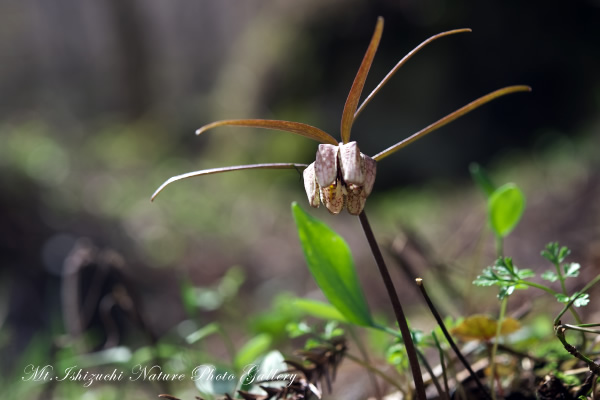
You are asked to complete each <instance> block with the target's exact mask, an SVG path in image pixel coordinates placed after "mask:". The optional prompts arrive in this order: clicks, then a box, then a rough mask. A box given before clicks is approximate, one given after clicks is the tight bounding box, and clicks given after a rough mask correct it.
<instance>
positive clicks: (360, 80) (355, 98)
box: [340, 17, 383, 143]
mask: <svg viewBox="0 0 600 400" xmlns="http://www.w3.org/2000/svg"><path fill="white" fill-rule="evenodd" d="M382 33H383V17H379V18H377V25H376V26H375V32H373V37H372V38H371V43H369V47H368V48H367V52H366V53H365V56H364V58H363V60H362V63H361V64H360V67H359V68H358V73H357V74H356V77H355V78H354V82H353V83H352V88H351V89H350V93H349V94H348V98H347V99H346V104H345V105H344V112H343V113H342V123H341V127H340V132H341V136H342V143H348V142H349V141H350V131H351V130H352V123H353V122H354V112H355V111H356V107H358V102H359V100H360V95H361V94H362V90H363V87H364V86H365V81H366V80H367V75H368V74H369V69H371V64H372V63H373V58H374V57H375V53H376V52H377V47H378V46H379V41H380V40H381V34H382Z"/></svg>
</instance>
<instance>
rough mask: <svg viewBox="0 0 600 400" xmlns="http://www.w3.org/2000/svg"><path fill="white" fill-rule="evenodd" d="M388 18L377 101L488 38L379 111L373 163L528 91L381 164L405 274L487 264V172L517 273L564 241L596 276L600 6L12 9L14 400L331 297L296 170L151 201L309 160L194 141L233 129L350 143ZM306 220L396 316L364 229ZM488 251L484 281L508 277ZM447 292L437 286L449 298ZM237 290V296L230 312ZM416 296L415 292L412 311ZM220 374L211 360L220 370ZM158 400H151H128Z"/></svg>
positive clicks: (266, 139)
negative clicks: (320, 273) (46, 368)
mask: <svg viewBox="0 0 600 400" xmlns="http://www.w3.org/2000/svg"><path fill="white" fill-rule="evenodd" d="M379 15H381V16H383V17H384V18H385V28H384V34H383V39H382V42H381V45H380V48H379V51H378V54H377V56H376V58H375V62H374V64H373V67H372V69H371V72H370V75H369V79H368V80H367V84H366V87H365V91H366V92H367V93H368V92H369V91H370V90H371V89H372V88H373V87H374V86H375V85H376V84H377V83H378V82H379V81H380V80H381V79H382V78H383V76H385V74H386V73H387V72H388V70H389V69H391V68H392V67H393V65H395V63H396V62H397V61H398V60H399V59H400V58H401V57H402V56H404V55H405V54H406V53H407V52H408V51H410V50H411V49H412V48H413V47H415V46H416V45H417V44H419V43H420V42H421V41H423V40H424V39H426V38H428V37H429V36H431V35H433V34H436V33H439V32H441V31H445V30H450V29H456V28H463V27H469V28H472V29H473V33H470V34H461V35H457V36H453V37H449V38H444V39H441V40H439V41H436V42H435V43H434V44H431V45H430V46H428V47H427V48H426V49H424V50H423V51H421V52H420V53H419V54H418V55H417V56H415V57H414V58H413V59H412V60H411V61H410V62H409V63H408V64H407V65H406V66H405V67H403V68H402V69H401V70H400V71H399V73H398V74H397V75H396V76H395V77H394V79H393V80H392V81H391V82H390V83H389V84H388V85H387V86H386V87H385V89H384V90H382V91H381V92H380V94H379V95H378V96H377V98H376V99H375V100H374V101H373V102H372V103H371V104H370V105H369V107H368V108H367V109H366V111H365V112H364V113H363V114H362V115H361V117H360V119H359V120H358V121H357V123H356V124H355V127H354V129H353V139H355V140H357V141H358V143H359V144H360V146H361V150H362V151H363V152H364V153H366V154H375V153H377V152H379V151H380V150H382V149H383V148H385V147H388V146H390V145H392V144H394V143H396V142H397V141H399V140H400V139H402V138H404V137H406V136H408V135H410V134H411V133H413V132H415V131H417V130H419V129H421V128H422V127H424V126H426V125H428V124H430V123H431V122H433V121H435V120H437V119H438V118H440V117H442V116H444V115H446V114H447V113H449V112H451V111H453V110H455V109H457V108H459V107H461V106H462V105H464V104H466V103H468V102H470V101H471V100H473V99H475V98H477V97H479V96H481V95H483V94H485V93H487V92H490V91H492V90H495V89H497V88H500V87H503V86H508V85H513V84H527V85H530V86H532V87H533V92H532V93H528V94H516V95H511V96H508V97H506V98H501V99H499V100H497V101H495V102H493V103H492V104H489V105H486V106H484V107H483V108H482V109H480V110H477V111H475V112H473V113H472V114H469V115H468V116H466V117H464V118H462V119H460V120H458V121H456V122H454V123H452V124H451V125H449V126H447V127H444V128H442V129H441V130H440V131H439V132H436V133H434V134H432V135H431V136H430V137H427V138H426V139H424V140H422V141H420V142H419V143H416V144H414V145H411V146H410V148H408V149H405V150H403V151H401V152H399V153H397V154H395V155H394V156H393V157H390V158H388V159H385V161H382V162H381V163H380V165H379V167H378V177H377V182H376V185H375V193H374V195H373V196H372V198H371V199H370V200H369V202H368V205H367V210H369V213H370V215H371V216H372V217H371V218H372V224H373V225H374V229H375V231H376V233H377V234H378V235H380V238H381V239H380V240H381V242H382V245H383V246H384V248H385V249H387V254H388V256H389V257H390V258H391V259H393V258H398V257H399V258H398V259H399V260H401V261H402V260H403V262H404V263H409V264H412V265H413V267H414V268H416V270H413V271H414V272H415V273H416V274H419V275H423V274H427V273H431V272H430V269H431V268H432V260H435V259H441V260H444V262H445V263H448V264H449V265H452V266H455V267H456V268H467V267H465V264H464V263H463V260H465V259H468V260H471V261H472V262H473V263H475V261H473V260H472V257H471V256H470V254H472V252H473V248H474V247H475V246H476V245H478V243H479V241H478V240H479V239H478V238H479V237H480V235H481V234H482V232H484V227H485V219H484V209H483V198H482V197H481V195H480V194H479V193H478V192H477V189H476V188H475V187H474V184H473V183H472V182H471V181H470V178H469V173H468V165H469V163H470V162H473V161H477V162H479V163H481V164H482V165H484V166H485V167H486V168H488V169H489V170H490V171H491V174H492V176H493V178H494V179H497V180H498V182H500V183H502V182H503V181H508V180H511V181H515V182H517V183H518V184H520V185H521V186H522V187H523V188H524V190H525V192H526V194H527V196H528V210H527V211H526V213H525V216H524V222H523V224H522V225H521V226H520V227H519V228H518V229H517V231H516V232H515V235H514V238H511V239H510V240H509V241H508V242H507V244H506V249H507V252H511V254H514V255H515V257H517V256H519V257H521V258H520V259H521V260H522V261H521V262H522V263H529V264H530V265H533V266H536V265H538V264H542V263H543V260H541V259H540V258H539V256H538V254H539V249H541V248H542V247H543V244H544V243H546V242H548V241H550V240H561V241H562V242H564V243H565V244H567V245H569V246H570V247H571V248H572V249H573V250H574V256H577V257H578V260H579V261H580V262H582V264H583V263H588V265H589V268H590V270H591V271H593V269H594V268H596V269H598V268H600V228H599V227H600V210H599V209H598V204H600V202H599V199H600V193H599V189H598V187H600V185H599V183H600V174H599V173H598V172H599V170H598V166H599V164H600V156H599V155H598V154H599V152H598V149H599V148H600V132H599V130H600V114H599V113H598V110H599V109H600V75H599V74H598V71H600V3H599V2H598V1H594V0H588V1H576V2H568V3H563V4H561V6H560V7H558V6H552V5H549V4H548V3H546V2H535V1H533V2H519V1H504V2H475V1H444V0H428V1H416V0H408V1H391V0H377V1H369V2H367V1H358V0H344V1H342V0H331V1H328V2H322V1H316V0H297V1H281V0H244V1H243V2H242V1H232V0H203V1H195V2H190V1H184V0H170V1H160V0H144V1H139V0H138V1H134V0H126V1H123V0H107V1H98V2H79V1H73V0H56V1H51V2H48V1H42V0H4V1H3V2H2V3H0V60H1V62H0V93H2V101H0V134H1V139H2V142H1V144H0V184H1V187H2V190H1V191H0V221H1V223H0V263H1V264H0V265H1V269H0V274H1V276H2V280H1V284H2V290H0V296H1V297H0V326H1V330H0V346H1V347H0V354H2V358H1V361H0V368H1V369H2V371H3V379H4V381H3V384H4V385H9V386H10V387H11V388H12V389H11V390H14V391H15V392H14V393H20V396H22V397H20V398H54V397H52V396H58V397H56V398H67V397H66V396H68V394H65V392H60V391H61V390H65V389H61V387H59V386H60V385H56V387H52V386H51V385H45V386H44V385H38V386H35V385H33V386H32V385H29V384H28V383H27V382H25V383H23V382H21V379H20V377H21V373H22V371H23V365H27V364H29V363H35V362H39V363H49V364H51V363H53V362H55V361H56V360H57V359H63V360H64V359H67V360H69V359H72V358H69V357H77V355H78V354H79V355H81V354H90V353H93V352H95V351H100V350H107V349H114V348H120V349H130V350H131V351H135V350H136V349H139V348H142V347H144V346H147V345H148V344H153V343H154V344H156V343H157V341H160V340H161V339H162V338H165V337H171V336H169V335H175V336H177V334H178V333H177V332H179V331H178V329H179V330H181V329H183V332H184V333H185V332H190V331H192V330H193V329H194V327H199V326H202V325H203V324H205V323H209V322H211V321H214V320H219V321H221V322H222V323H223V324H224V326H226V327H227V330H228V332H229V334H230V336H231V338H232V341H233V342H235V343H238V342H243V341H244V340H245V339H246V338H247V337H248V336H250V335H251V334H254V333H261V332H263V331H264V330H265V329H268V328H266V327H265V326H268V325H269V324H268V323H265V324H266V325H265V324H263V326H261V325H260V324H256V323H254V322H255V321H257V319H254V318H247V315H255V314H254V313H260V312H263V311H265V310H267V309H270V307H271V303H272V302H273V301H274V299H275V298H276V295H277V294H279V293H281V292H288V291H289V292H292V293H294V294H295V295H299V296H313V297H318V296H319V295H318V292H317V288H316V286H315V285H314V283H313V282H312V280H311V278H310V276H309V275H308V272H307V270H306V268H305V265H304V260H303V258H302V255H301V251H300V246H299V244H298V241H297V237H296V232H295V228H294V225H293V221H292V217H291V213H290V210H289V205H290V203H291V202H292V201H294V200H296V201H299V203H300V204H301V205H302V206H303V207H304V208H308V204H306V202H305V200H304V199H305V194H304V192H303V190H302V189H303V187H302V184H301V179H300V176H299V174H298V173H297V172H296V171H293V170H290V171H247V172H236V173H231V174H224V175H215V176H210V177H205V178H201V179H196V180H188V181H183V182H180V183H177V184H175V185H173V186H172V187H169V188H167V190H166V191H165V192H164V193H163V194H161V196H159V197H158V199H157V200H156V201H155V202H154V203H150V201H149V198H150V195H151V194H152V192H153V191H154V190H155V189H156V188H157V187H158V186H159V185H160V184H161V183H162V182H163V181H164V180H166V179H167V178H169V177H170V176H173V175H177V174H180V173H184V172H189V171H193V170H199V169H203V168H214V167H220V166H228V165H236V164H245V163H260V162H299V163H310V162H312V161H313V160H314V153H315V150H316V143H315V142H311V141H309V140H305V139H302V138H298V137H295V136H294V135H291V134H288V133H280V132H273V131H257V130H253V129H244V128H220V129H219V130H215V131H212V132H209V133H206V134H205V135H203V136H202V137H195V136H194V131H195V129H197V128H198V127H200V126H201V125H204V124H206V123H209V122H212V121H214V120H218V119H230V118H266V119H286V120H292V121H299V122H304V123H308V124H311V125H314V126H318V127H320V128H321V129H324V130H325V131H327V132H329V133H330V134H332V135H333V136H336V137H337V136H338V135H339V131H338V129H339V128H338V126H339V120H340V118H341V113H342V108H343V105H344V102H345V99H346V96H347V93H348V91H349V88H350V86H351V83H352V80H353V78H354V75H355V73H356V70H357V68H358V65H359V64H360V61H361V59H362V56H363V54H364V51H365V49H366V46H367V44H368V41H369V38H370V35H371V33H372V30H373V28H374V25H375V21H376V17H377V16H379ZM311 212H312V213H313V215H316V216H318V217H319V218H321V219H323V220H325V221H326V222H327V223H329V224H331V225H332V226H333V227H334V228H335V229H336V230H337V231H338V232H339V233H340V234H342V235H343V236H344V237H346V239H347V240H348V242H349V243H350V245H351V246H352V248H353V250H354V251H355V257H356V260H357V266H358V270H359V275H361V277H362V278H363V282H364V285H365V287H366V291H367V298H368V299H369V302H370V304H371V305H372V307H373V308H374V309H377V310H380V312H381V313H382V314H384V315H389V311H390V310H389V309H388V307H387V305H386V299H385V297H384V295H383V294H382V291H381V287H380V282H379V279H378V277H377V276H372V275H374V274H372V273H371V272H370V271H372V269H371V268H373V267H374V266H373V263H372V260H371V256H370V254H369V253H368V250H367V247H366V243H365V241H364V238H363V236H362V233H361V232H360V230H359V224H358V221H357V220H356V218H353V217H351V216H348V215H341V216H339V217H336V218H334V217H331V216H330V215H329V214H327V212H326V211H325V210H324V209H319V210H314V212H313V211H311ZM488 239H491V238H489V237H488ZM487 242H490V243H488V244H489V245H490V246H491V240H487ZM487 242H486V239H485V238H484V240H483V243H487ZM524 243H527V245H524ZM424 244H426V246H425V248H426V249H425V250H423V246H424ZM485 246H487V245H484V248H487V247H485ZM488 247H489V246H488ZM490 249H491V247H490V248H489V249H488V250H485V251H487V253H485V252H484V254H485V257H482V259H481V260H479V263H480V264H476V263H475V264H476V265H477V267H483V266H484V265H485V264H486V263H487V262H489V260H490V259H492V258H493V251H491V250H490ZM531 249H534V250H533V251H532V250H531ZM411 257H412V258H411ZM411 260H412V261H411ZM471 261H469V263H470V262H471ZM232 267H236V268H234V269H232ZM227 271H230V273H233V274H234V275H227ZM231 271H233V272H231ZM428 271H429V272H428ZM469 271H470V272H469ZM465 273H466V275H467V277H469V278H470V275H469V274H471V275H472V274H473V273H474V272H473V271H472V270H468V269H467V272H465ZM235 274H237V275H235ZM441 274H442V272H441V271H437V272H436V271H434V272H433V273H431V276H432V277H433V279H438V280H439V281H438V284H440V285H441V282H444V279H445V278H444V277H443V275H441ZM397 275H398V276H397V278H398V279H405V278H406V277H405V276H403V275H402V273H401V272H400V270H398V273H397ZM590 275H591V272H590ZM227 276H229V278H227V279H233V280H232V281H231V282H233V283H231V282H229V281H227V280H225V281H223V279H225V278H224V277H227ZM232 276H233V278H232ZM460 278H461V279H460V280H461V282H457V283H455V284H456V286H457V287H461V285H463V287H464V285H466V286H467V287H470V286H469V285H468V284H469V282H470V281H471V280H472V279H468V280H463V279H464V276H461V277H460ZM584 279H585V276H584ZM219 282H221V283H219ZM223 282H225V284H224V285H225V287H226V288H229V289H222V290H224V292H223V291H221V292H219V289H218V288H219V287H220V286H219V285H220V284H223ZM227 282H229V283H227ZM186 285H188V286H191V287H196V288H204V289H203V290H205V292H206V293H208V294H206V293H205V292H202V290H200V292H198V293H195V295H197V297H195V299H196V300H194V301H192V303H194V302H195V303H194V304H195V305H196V306H197V309H195V311H194V313H195V314H194V318H193V321H195V322H190V321H192V318H190V312H191V311H190V310H189V309H188V310H186V301H185V296H183V297H182V290H183V289H182V288H185V287H186ZM227 285H229V286H227ZM446 285H448V286H450V283H446ZM442 286H443V285H442ZM412 290H413V289H410V288H406V292H405V291H404V289H403V293H404V295H405V296H406V297H407V298H409V299H410V297H411V296H410V295H411V293H413V294H414V292H412ZM468 290H469V291H468V292H463V293H467V294H466V295H464V297H462V298H460V297H459V298H454V301H453V302H450V303H449V304H450V305H449V307H448V309H449V310H448V311H453V312H460V313H465V312H469V311H473V310H474V309H476V307H475V306H474V304H475V303H476V302H474V301H473V299H474V298H476V296H477V291H476V290H475V289H472V290H471V289H468ZM183 292H184V293H185V290H183ZM202 293H204V294H202ZM202 296H204V297H202ZM198 304H199V305H198ZM489 304H491V306H490V307H495V303H494V299H491V301H490V303H489ZM415 307H421V305H419V304H417V305H415ZM182 322H183V325H182ZM186 323H188V325H189V324H191V325H189V326H188V325H185V324H186ZM182 326H183V327H182ZM186 326H187V327H186ZM119 346H121V347H119ZM219 346H220V345H219ZM224 352H225V350H223V349H219V348H218V346H217V350H215V354H216V357H218V356H220V355H221V354H223V353H224ZM163 355H164V354H163ZM166 357H167V358H168V351H167V353H166ZM200 361H202V360H200ZM9 386H7V387H9ZM106 390H108V391H110V390H115V389H114V388H109V389H106ZM119 390H124V389H122V388H120V389H119ZM157 392H158V389H156V388H155V387H153V386H151V385H146V387H142V388H141V389H140V393H142V394H139V393H137V392H135V394H131V392H130V395H131V396H132V397H130V398H134V399H135V398H146V397H143V396H147V395H148V393H157ZM57 393H58V394H57ZM74 393H75V394H72V396H75V397H73V398H80V397H77V396H79V395H81V393H79V392H74ZM78 393H79V394H78ZM86 393H87V394H86V395H87V396H91V397H89V398H103V397H94V396H95V395H94V394H93V393H95V392H94V391H93V390H89V391H86ZM90 393H91V394H90ZM110 393H113V392H110ZM110 393H109V394H106V393H103V394H98V395H97V396H108V397H105V398H113V397H110V396H113V395H115V396H116V394H110ZM61 396H63V397H61ZM135 396H142V397H135ZM12 398H16V397H12ZM86 398H88V397H86ZM115 398H116V397H115Z"/></svg>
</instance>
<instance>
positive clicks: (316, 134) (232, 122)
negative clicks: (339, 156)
mask: <svg viewBox="0 0 600 400" xmlns="http://www.w3.org/2000/svg"><path fill="white" fill-rule="evenodd" d="M219 126H246V127H250V128H265V129H274V130H278V131H285V132H292V133H295V134H297V135H300V136H304V137H307V138H309V139H312V140H316V141H317V142H319V143H329V144H333V145H336V146H337V144H338V141H337V140H335V138H334V137H333V136H331V135H330V134H328V133H327V132H325V131H322V130H321V129H319V128H316V127H314V126H312V125H307V124H303V123H301V122H291V121H279V120H273V119H227V120H223V121H216V122H213V123H211V124H208V125H204V126H203V127H202V128H200V129H198V130H197V131H196V135H200V134H202V133H204V132H206V131H207V130H209V129H213V128H216V127H219Z"/></svg>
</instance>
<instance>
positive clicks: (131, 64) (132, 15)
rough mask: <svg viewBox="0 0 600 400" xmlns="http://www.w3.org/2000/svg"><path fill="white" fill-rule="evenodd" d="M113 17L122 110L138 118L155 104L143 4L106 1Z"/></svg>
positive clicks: (127, 114)
mask: <svg viewBox="0 0 600 400" xmlns="http://www.w3.org/2000/svg"><path fill="white" fill-rule="evenodd" d="M106 4H107V7H108V9H109V15H110V16H111V17H112V18H113V23H114V29H115V37H116V39H117V48H116V51H117V53H118V55H117V57H116V59H117V62H118V63H119V67H118V70H119V74H120V77H119V81H120V82H119V86H120V90H118V93H119V96H120V97H121V104H122V114H123V115H124V116H126V117H128V118H138V117H140V116H141V115H143V114H144V113H145V112H146V111H147V110H148V108H149V106H150V104H152V98H151V93H152V91H151V77H150V62H149V59H150V56H149V49H148V47H147V43H146V41H145V39H144V38H145V37H147V35H145V34H144V26H148V25H147V24H144V21H143V18H142V15H141V7H138V6H137V5H136V3H135V1H133V0H109V1H107V2H106Z"/></svg>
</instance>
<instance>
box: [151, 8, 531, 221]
mask: <svg viewBox="0 0 600 400" xmlns="http://www.w3.org/2000/svg"><path fill="white" fill-rule="evenodd" d="M382 32H383V18H382V17H379V18H378V20H377V25H376V26H375V32H374V33H373V37H372V38H371V42H370V43H369V47H368V48H367V52H366V54H365V56H364V58H363V60H362V63H361V64H360V67H359V69H358V73H357V74H356V77H355V78H354V82H353V84H352V87H351V89H350V93H349V95H348V98H347V100H346V104H345V105H344V111H343V113H342V122H341V127H340V137H341V142H338V141H337V140H336V139H335V138H334V137H333V136H331V135H330V134H328V133H327V132H325V131H322V130H321V129H319V128H316V127H314V126H311V125H307V124H303V123H300V122H291V121H279V120H266V119H233V120H223V121H217V122H213V123H211V124H208V125H205V126H203V127H202V128H200V129H198V130H197V131H196V134H197V135H199V134H201V133H203V132H205V131H207V130H209V129H212V128H216V127H219V126H245V127H254V128H265V129H275V130H280V131H286V132H291V133H295V134H297V135H301V136H305V137H307V138H309V139H313V140H316V141H317V142H320V144H319V147H318V150H317V154H316V160H315V161H314V162H313V163H312V164H310V165H307V164H297V163H274V164H273V163H271V164H251V165H238V166H231V167H224V168H212V169H205V170H201V171H195V172H189V173H186V174H182V175H177V176H174V177H171V178H169V179H168V180H167V181H165V182H164V183H163V184H162V185H161V186H160V187H159V188H158V189H157V190H156V192H154V194H153V195H152V200H154V198H155V197H156V196H157V195H158V194H159V193H160V192H161V191H162V190H163V189H164V188H165V187H166V186H167V185H169V184H171V183H173V182H175V181H178V180H181V179H186V178H191V177H195V176H202V175H209V174H216V173H221V172H229V171H237V170H245V169H299V168H304V172H303V178H304V188H305V190H306V195H307V197H308V201H309V204H310V205H311V206H312V207H319V205H320V204H321V203H322V204H323V205H325V207H326V208H327V210H328V211H329V212H330V213H332V214H339V213H340V212H341V211H342V210H343V209H344V207H345V208H346V209H347V210H348V212H349V213H350V214H352V215H358V214H360V213H361V212H362V210H363V208H364V207H365V202H366V200H367V197H369V195H370V194H371V191H372V189H373V184H374V183H375V175H376V170H377V162H378V161H379V160H381V159H383V158H385V157H387V156H389V155H391V154H393V153H395V152H396V151H398V150H400V149H401V148H403V147H405V146H407V145H408V144H410V143H412V142H414V141H415V140H418V139H420V138H422V137H423V136H425V135H426V134H428V133H430V132H433V131H434V130H436V129H438V128H440V127H442V126H444V125H446V124H447V123H449V122H452V121H454V120H455V119H457V118H459V117H461V116H463V115H465V114H467V113H468V112H470V111H472V110H474V109H476V108H478V107H479V106H481V105H483V104H485V103H487V102H489V101H491V100H494V99H496V98H498V97H501V96H504V95H506V94H509V93H515V92H526V91H531V88H530V87H529V86H523V85H515V86H508V87H505V88H502V89H498V90H495V91H493V92H491V93H488V94H486V95H485V96H482V97H480V98H478V99H476V100H474V101H472V102H471V103H469V104H467V105H465V106H463V107H461V108H459V109H458V110H456V111H454V112H452V113H450V114H448V115H446V116H445V117H443V118H441V119H439V120H438V121H436V122H434V123H432V124H431V125H429V126H427V127H425V128H424V129H422V130H420V131H418V132H416V133H414V134H413V135H411V136H409V137H407V138H406V139H404V140H402V141H400V142H398V143H396V144H394V145H393V146H390V147H388V148H387V149H385V150H383V151H381V152H379V153H377V154H375V155H374V156H372V157H369V156H367V155H365V154H363V153H361V152H360V150H359V148H358V145H357V144H356V142H350V131H351V130H352V124H353V123H354V121H355V120H356V118H357V117H358V115H359V114H360V113H361V112H362V111H363V109H364V108H365V106H366V105H367V104H368V103H369V102H370V101H371V100H372V99H373V97H374V96H375V95H376V94H377V93H378V92H379V90H380V89H381V88H382V87H383V86H384V85H385V84H386V83H387V82H388V81H389V80H390V78H391V77H392V76H393V75H394V74H395V73H396V71H397V70H398V69H400V67H401V66H402V65H404V63H405V62H406V61H408V60H409V59H410V58H411V57H412V56H413V55H414V54H415V53H417V52H418V51H419V50H421V49H422V48H423V47H425V46H426V45H427V44H429V43H431V42H432V41H434V40H436V39H439V38H441V37H444V36H448V35H454V34H456V33H463V32H471V30H470V29H455V30H451V31H447V32H442V33H439V34H437V35H434V36H432V37H430V38H429V39H427V40H425V41H424V42H422V43H421V44H419V45H418V46H417V47H415V48H414V49H413V50H412V51H410V52H409V53H408V54H407V55H405V56H404V57H403V58H402V59H401V60H400V61H399V62H398V63H397V64H396V65H395V66H394V68H392V70H391V71H390V72H389V73H388V74H387V75H386V76H385V77H384V78H383V80H382V81H381V82H380V83H379V84H378V85H377V86H376V87H375V89H374V90H373V91H372V92H371V94H369V96H367V97H366V99H365V100H364V101H363V102H362V104H361V105H360V106H359V100H360V96H361V94H362V90H363V87H364V85H365V81H366V79H367V75H368V73H369V69H370V68H371V64H372V63H373V58H374V57H375V53H376V52H377V47H378V46H379V42H380V40H381V35H382Z"/></svg>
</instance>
